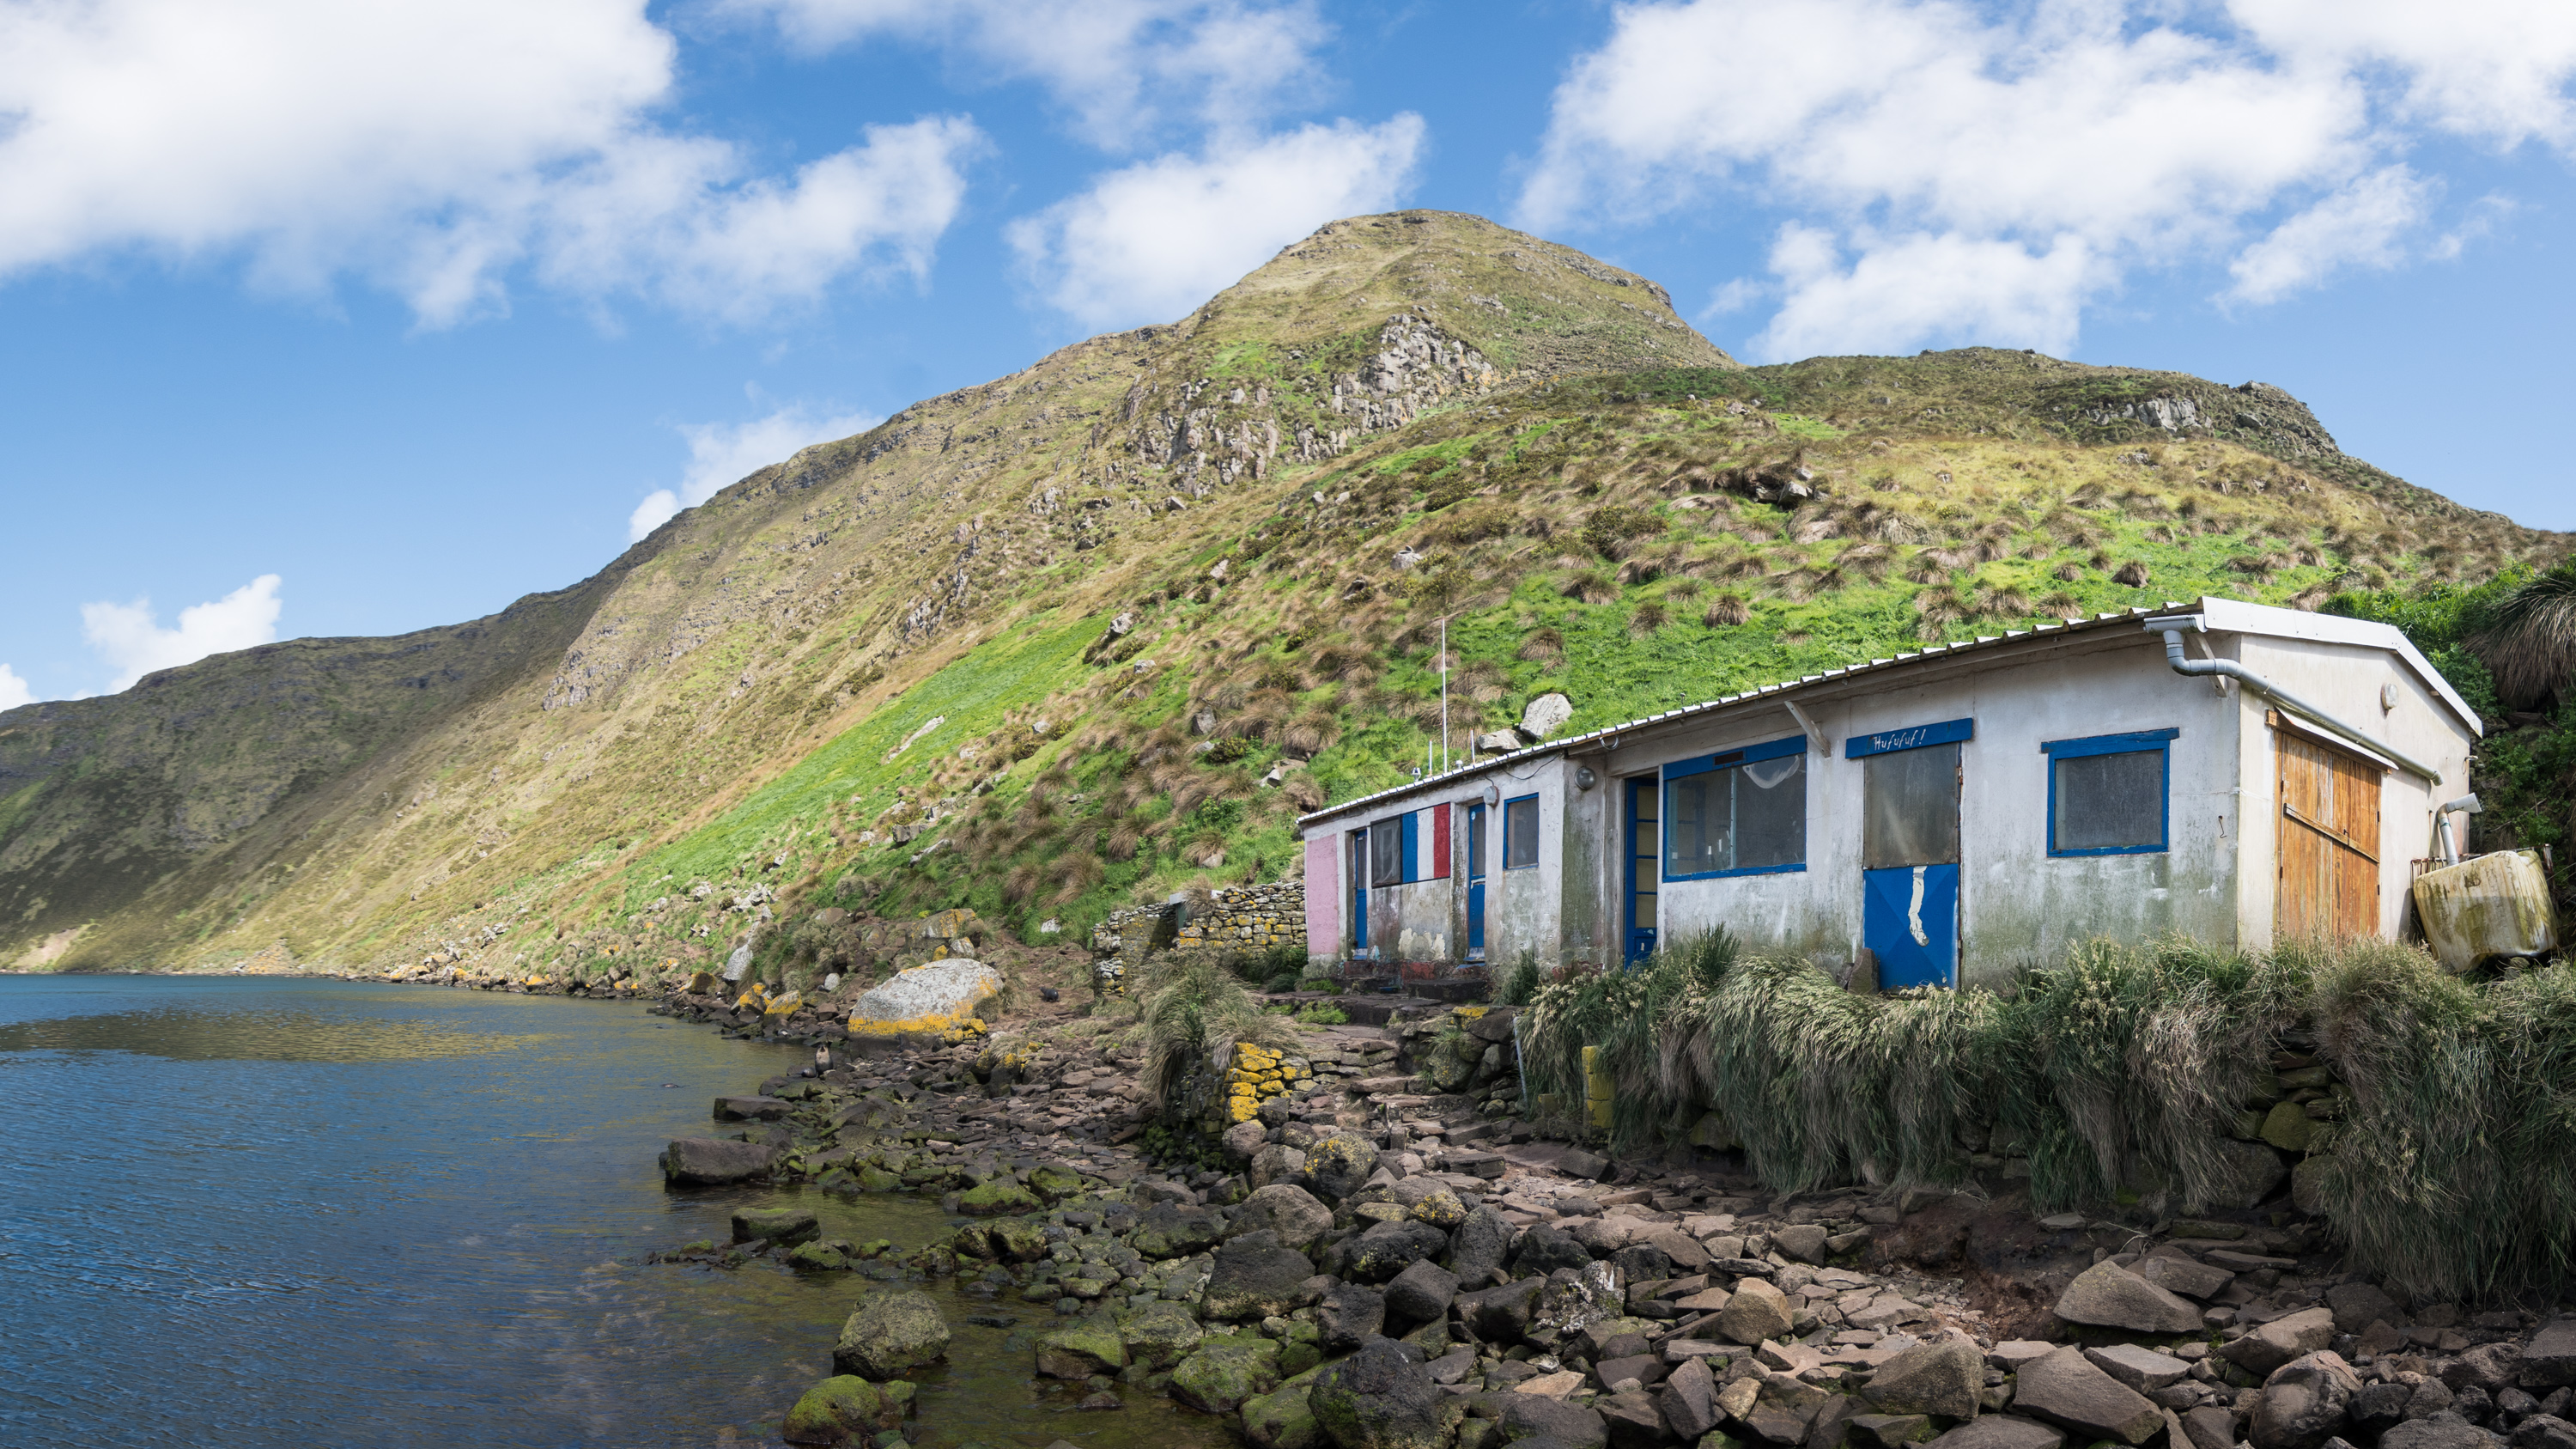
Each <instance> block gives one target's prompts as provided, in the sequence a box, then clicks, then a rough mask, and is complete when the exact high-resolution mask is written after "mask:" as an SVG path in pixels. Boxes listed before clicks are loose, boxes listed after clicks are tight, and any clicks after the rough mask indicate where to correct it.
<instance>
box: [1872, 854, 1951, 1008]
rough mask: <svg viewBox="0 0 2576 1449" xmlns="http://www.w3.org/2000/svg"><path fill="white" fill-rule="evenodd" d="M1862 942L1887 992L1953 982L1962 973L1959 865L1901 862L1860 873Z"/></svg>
mask: <svg viewBox="0 0 2576 1449" xmlns="http://www.w3.org/2000/svg"><path fill="white" fill-rule="evenodd" d="M1860 888H1861V922H1860V930H1861V940H1862V942H1863V943H1864V944H1866V945H1867V946H1868V947H1869V949H1870V951H1871V953H1872V954H1873V955H1875V956H1877V957H1878V984H1879V988H1880V989H1881V990H1884V991H1896V990H1901V989H1903V988H1905V987H1908V986H1949V985H1952V984H1954V983H1955V982H1956V981H1957V979H1958V971H1959V867H1958V866H1956V865H1912V866H1906V865H1900V866H1893V867H1890V868H1888V869H1885V870H1864V871H1862V872H1861V873H1860Z"/></svg>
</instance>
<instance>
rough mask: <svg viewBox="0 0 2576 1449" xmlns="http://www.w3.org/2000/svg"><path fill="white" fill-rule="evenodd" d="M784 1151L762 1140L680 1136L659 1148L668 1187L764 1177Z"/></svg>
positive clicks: (663, 1178) (664, 1178) (703, 1184)
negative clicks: (725, 1139) (736, 1140)
mask: <svg viewBox="0 0 2576 1449" xmlns="http://www.w3.org/2000/svg"><path fill="white" fill-rule="evenodd" d="M784 1155H785V1154H784V1153H782V1152H781V1151H780V1150H779V1149H778V1148H775V1147H772V1146H770V1145H769V1144H768V1143H766V1142H727V1141H724V1140H722V1139H720V1138H715V1137H682V1138H680V1139H678V1140H677V1141H674V1142H673V1143H672V1144H671V1145H670V1146H669V1147H667V1148H664V1149H663V1151H662V1181H663V1183H664V1185H665V1186H669V1187H723V1186H726V1185H727V1184H730V1183H737V1182H750V1181H753V1180H755V1179H759V1178H765V1177H767V1176H769V1174H770V1172H771V1171H772V1170H773V1169H775V1168H776V1167H777V1166H778V1159H779V1158H780V1157H782V1156H784Z"/></svg>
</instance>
